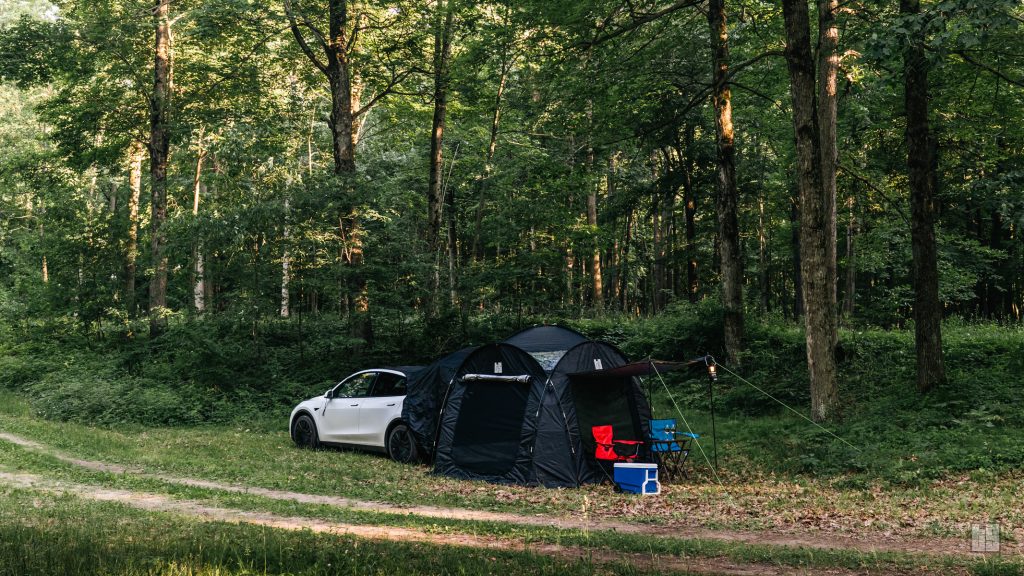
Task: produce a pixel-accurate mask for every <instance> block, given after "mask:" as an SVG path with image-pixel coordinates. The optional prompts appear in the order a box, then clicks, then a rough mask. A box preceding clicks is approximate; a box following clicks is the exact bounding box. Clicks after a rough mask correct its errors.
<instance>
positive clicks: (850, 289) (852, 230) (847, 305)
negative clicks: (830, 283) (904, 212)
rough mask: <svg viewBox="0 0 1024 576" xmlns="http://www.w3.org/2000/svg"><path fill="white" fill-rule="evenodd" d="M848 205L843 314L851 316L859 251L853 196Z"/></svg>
mask: <svg viewBox="0 0 1024 576" xmlns="http://www.w3.org/2000/svg"><path fill="white" fill-rule="evenodd" d="M846 205H847V207H848V208H849V210H850V216H849V217H850V221H849V222H847V224H846V286H845V288H844V289H843V314H844V315H845V316H846V317H848V318H849V317H852V316H853V308H854V303H855V300H856V297H857V266H856V256H857V253H856V252H855V251H854V245H853V239H854V237H855V236H856V233H857V218H856V216H855V214H854V212H853V205H854V199H853V196H850V197H849V198H847V200H846Z"/></svg>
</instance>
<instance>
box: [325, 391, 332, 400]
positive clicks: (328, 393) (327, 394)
mask: <svg viewBox="0 0 1024 576" xmlns="http://www.w3.org/2000/svg"><path fill="white" fill-rule="evenodd" d="M324 396H325V397H326V398H327V399H328V400H330V399H331V398H334V388H328V389H327V392H325V393H324Z"/></svg>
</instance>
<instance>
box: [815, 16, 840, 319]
mask: <svg viewBox="0 0 1024 576" xmlns="http://www.w3.org/2000/svg"><path fill="white" fill-rule="evenodd" d="M838 5H839V1H838V0H818V134H819V145H820V146H821V186H822V194H823V200H824V202H825V206H824V210H825V218H826V221H827V227H828V230H827V231H826V233H827V241H828V243H827V244H826V249H827V251H828V252H827V254H826V256H825V258H826V259H827V262H828V263H829V267H830V268H831V270H830V274H831V277H832V278H833V280H834V282H833V285H832V297H831V304H832V307H833V308H835V307H836V303H837V302H838V300H837V297H836V290H837V288H838V278H839V275H838V273H837V267H836V262H837V249H836V236H837V234H836V232H837V230H836V170H837V168H838V161H839V150H838V148H837V145H836V119H837V115H838V101H837V98H836V77H837V75H838V73H839V30H838V28H836V10H837V8H838Z"/></svg>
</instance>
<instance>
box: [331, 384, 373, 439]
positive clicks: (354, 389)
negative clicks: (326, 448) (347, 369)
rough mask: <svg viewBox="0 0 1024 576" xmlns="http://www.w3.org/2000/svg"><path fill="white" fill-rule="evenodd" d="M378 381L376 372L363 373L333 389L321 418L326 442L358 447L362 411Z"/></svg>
mask: <svg viewBox="0 0 1024 576" xmlns="http://www.w3.org/2000/svg"><path fill="white" fill-rule="evenodd" d="M376 378H377V373H376V372H360V373H358V374H353V375H352V376H349V377H348V378H346V379H345V380H343V381H342V382H341V383H340V384H338V385H337V386H335V387H334V390H332V391H331V395H330V397H329V398H328V399H327V403H326V404H325V405H324V409H323V415H322V416H321V417H320V419H321V423H322V427H321V428H322V436H323V440H325V441H327V442H339V443H359V408H360V406H361V405H362V403H363V402H364V401H366V399H367V397H369V395H370V390H371V389H372V387H373V381H374V380H376Z"/></svg>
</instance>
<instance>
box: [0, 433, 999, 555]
mask: <svg viewBox="0 0 1024 576" xmlns="http://www.w3.org/2000/svg"><path fill="white" fill-rule="evenodd" d="M0 456H2V457H3V461H4V462H5V463H7V465H8V466H12V467H14V468H16V469H18V470H20V471H31V472H35V473H41V474H45V476H46V477H49V478H56V479H62V480H66V481H73V482H76V483H83V484H88V485H94V486H102V487H105V488H117V489H126V490H133V491H145V492H147V493H156V494H165V495H168V496H170V497H172V498H176V499H188V500H189V501H193V502H200V503H203V504H208V505H213V506H219V507H224V508H230V509H236V510H245V511H256V512H268V513H272V514H277V515H279V516H286V517H295V516H300V517H304V518H313V519H319V520H325V521H330V522H336V523H346V524H362V525H387V526H399V527H408V528H416V529H420V530H423V531H425V532H428V533H437V534H469V535H476V536H479V535H486V536H490V537H498V538H501V539H504V540H507V541H512V542H514V543H516V544H515V545H514V546H513V547H514V548H524V549H525V548H527V547H529V546H530V545H534V544H557V545H561V546H572V547H580V548H583V549H592V550H598V549H603V550H612V551H616V552H620V553H630V552H632V553H637V554H641V555H644V554H652V555H655V554H656V555H659V556H664V555H667V556H676V557H725V558H728V559H730V560H732V561H734V562H739V563H764V564H771V565H783V566H790V567H793V568H801V567H803V568H807V567H820V568H837V567H839V568H849V569H858V570H864V569H871V570H879V571H886V572H891V571H894V570H911V569H921V568H922V567H925V568H930V569H932V570H935V571H939V570H943V569H949V568H953V567H966V568H974V567H977V566H979V565H985V563H984V562H983V563H978V562H976V561H973V560H967V559H964V558H945V559H936V558H926V557H921V556H916V555H912V554H902V553H871V554H868V553H862V552H858V551H854V550H820V549H810V548H790V547H780V546H770V545H751V544H743V543H733V542H727V541H717V540H707V539H680V538H672V537H655V536H652V535H650V534H631V533H616V532H611V531H603V530H590V529H559V528H555V527H544V526H520V525H515V524H510V523H498V522H486V521H460V520H446V519H438V518H430V517H421V516H414V515H407V514H387V513H376V512H369V511H363V510H354V509H346V508H338V507H332V506H325V505H314V504H303V503H297V502H286V501H280V500H272V499H268V498H264V497H260V496H255V495H251V494H238V493H230V492H223V491H218V490H212V489H205V488H195V487H188V486H182V485H177V484H173V483H169V482H164V481H160V480H156V479H152V478H145V477H137V476H132V475H121V474H110V473H104V472H93V471H89V470H83V469H81V468H79V467H76V466H73V465H70V464H66V463H64V462H61V461H59V460H56V459H54V458H52V457H51V456H47V455H43V454H37V453H33V452H30V451H25V450H23V449H21V448H18V447H15V446H12V445H10V444H7V445H6V446H4V445H0ZM14 492H17V491H14ZM0 494H2V493H0ZM44 500H45V501H48V500H50V498H49V497H46V498H43V497H41V496H40V495H37V497H36V498H35V499H34V500H33V506H35V507H38V506H39V502H41V501H44ZM73 500H74V499H69V498H67V497H63V498H60V499H58V502H68V501H73ZM0 501H2V499H0ZM80 505H81V506H82V507H83V508H92V507H93V504H92V503H89V502H87V501H84V500H83V501H81V503H80ZM0 506H2V503H0ZM68 509H70V508H65V510H68ZM12 510H13V508H12ZM30 512H31V510H30ZM132 512H133V514H135V515H136V516H138V513H137V512H136V511H132ZM8 518H10V519H11V520H12V521H13V520H15V519H17V516H16V514H15V513H13V512H12V513H11V514H9V515H8ZM0 519H3V514H2V513H0ZM101 520H102V517H101ZM101 533H105V532H103V531H101ZM0 559H2V557H0ZM229 573H230V572H229ZM313 573H316V572H313ZM0 574H3V572H0Z"/></svg>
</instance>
